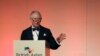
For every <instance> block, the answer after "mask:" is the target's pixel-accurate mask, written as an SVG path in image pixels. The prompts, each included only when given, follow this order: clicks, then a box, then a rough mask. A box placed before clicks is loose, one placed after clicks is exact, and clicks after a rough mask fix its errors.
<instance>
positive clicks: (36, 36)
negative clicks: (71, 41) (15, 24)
mask: <svg viewBox="0 0 100 56" xmlns="http://www.w3.org/2000/svg"><path fill="white" fill-rule="evenodd" d="M30 20H31V22H32V26H30V27H29V28H27V29H25V30H24V31H23V32H22V35H21V40H45V41H46V47H48V48H51V49H57V48H58V47H59V46H60V42H61V41H62V40H64V39H65V34H60V36H59V37H58V38H57V39H56V40H55V39H54V37H53V36H52V33H51V31H50V29H48V28H45V27H43V26H41V25H40V23H41V20H42V17H41V14H40V12H39V11H32V12H31V14H30Z"/></svg>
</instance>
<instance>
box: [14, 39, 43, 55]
mask: <svg viewBox="0 0 100 56" xmlns="http://www.w3.org/2000/svg"><path fill="white" fill-rule="evenodd" d="M13 47H14V48H13V50H14V56H45V41H44V40H38V41H33V40H15V41H14V45H13Z"/></svg>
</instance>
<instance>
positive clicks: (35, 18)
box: [31, 13, 41, 27]
mask: <svg viewBox="0 0 100 56" xmlns="http://www.w3.org/2000/svg"><path fill="white" fill-rule="evenodd" d="M31 21H32V25H33V26H34V27H39V25H40V22H41V16H40V14H39V13H33V14H32V15H31Z"/></svg>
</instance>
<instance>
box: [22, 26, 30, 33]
mask: <svg viewBox="0 0 100 56" xmlns="http://www.w3.org/2000/svg"><path fill="white" fill-rule="evenodd" d="M30 30H31V26H29V27H27V28H25V29H24V30H23V31H24V32H26V31H30Z"/></svg>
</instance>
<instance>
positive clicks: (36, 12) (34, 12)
mask: <svg viewBox="0 0 100 56" xmlns="http://www.w3.org/2000/svg"><path fill="white" fill-rule="evenodd" d="M34 13H38V14H39V15H40V18H41V19H42V16H41V13H40V12H39V11H36V10H35V11H32V12H31V13H30V18H32V17H31V15H32V14H34Z"/></svg>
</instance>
